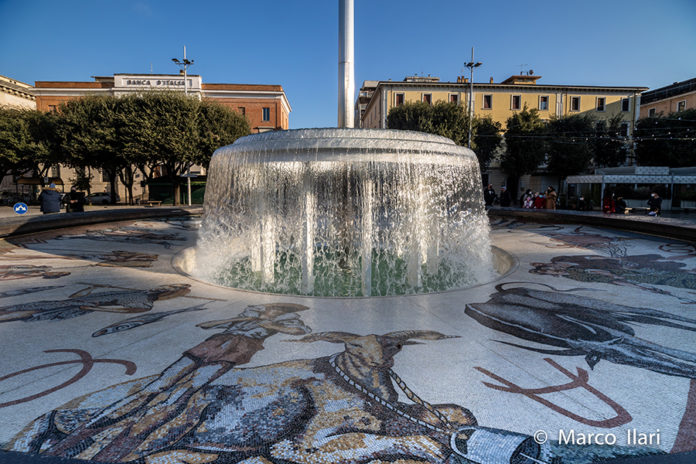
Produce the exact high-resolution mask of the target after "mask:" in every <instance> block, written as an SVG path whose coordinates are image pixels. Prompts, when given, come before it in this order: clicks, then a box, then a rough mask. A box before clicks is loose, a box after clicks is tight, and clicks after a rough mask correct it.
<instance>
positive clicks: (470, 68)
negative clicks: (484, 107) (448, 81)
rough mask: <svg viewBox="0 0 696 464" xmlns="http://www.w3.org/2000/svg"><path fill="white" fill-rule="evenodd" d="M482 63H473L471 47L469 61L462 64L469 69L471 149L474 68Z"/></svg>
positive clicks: (472, 49)
mask: <svg viewBox="0 0 696 464" xmlns="http://www.w3.org/2000/svg"><path fill="white" fill-rule="evenodd" d="M482 64H483V63H481V62H480V61H479V62H475V61H474V47H471V61H469V62H468V63H464V66H466V67H467V68H469V71H470V79H469V81H470V82H469V145H468V147H469V148H471V123H472V121H473V119H474V68H478V67H479V66H481V65H482Z"/></svg>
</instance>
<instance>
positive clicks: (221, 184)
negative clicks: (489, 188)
mask: <svg viewBox="0 0 696 464" xmlns="http://www.w3.org/2000/svg"><path fill="white" fill-rule="evenodd" d="M197 248H198V249H197V251H196V265H195V267H194V271H193V275H194V276H196V277H198V278H201V279H203V280H208V281H212V282H215V283H218V284H222V285H226V286H230V287H235V288H243V289H250V290H258V291H264V292H272V293H289V294H301V295H316V296H374V295H397V294H411V293H427V292H434V291H442V290H447V289H452V288H462V287H468V286H471V285H475V284H477V283H479V282H482V281H485V280H488V279H490V277H491V275H492V273H493V267H492V258H491V251H490V242H489V228H488V220H487V216H486V212H485V209H484V206H483V198H482V189H481V175H480V171H479V166H478V162H477V160H476V156H475V155H474V153H473V152H472V151H471V150H469V149H467V148H463V147H460V146H457V145H455V144H454V143H453V142H452V141H451V140H449V139H447V138H444V137H439V136H434V135H428V134H423V133H419V132H409V131H395V130H372V129H301V130H291V131H282V132H268V133H264V134H257V135H251V136H247V137H243V138H240V139H239V140H237V141H236V142H235V143H234V144H232V145H229V146H226V147H223V148H220V149H219V150H217V151H216V152H215V154H214V155H213V158H212V160H211V163H210V168H209V176H208V183H207V187H206V194H205V206H204V217H203V223H202V227H201V230H200V232H199V239H198V243H197Z"/></svg>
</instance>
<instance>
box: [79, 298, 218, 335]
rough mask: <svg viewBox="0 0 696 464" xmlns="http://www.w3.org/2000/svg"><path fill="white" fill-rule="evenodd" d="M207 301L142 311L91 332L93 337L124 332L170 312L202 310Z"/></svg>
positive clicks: (170, 313)
mask: <svg viewBox="0 0 696 464" xmlns="http://www.w3.org/2000/svg"><path fill="white" fill-rule="evenodd" d="M206 304H207V303H201V304H199V305H196V306H191V307H189V308H182V309H175V310H173V311H164V312H159V313H143V314H140V315H138V316H134V317H129V318H128V319H124V320H122V321H118V322H115V323H113V324H111V325H108V326H106V327H104V328H103V329H99V330H97V331H96V332H94V333H93V334H92V336H93V337H101V336H102V335H109V334H113V333H118V332H124V331H126V330H131V329H135V328H136V327H140V326H142V325H146V324H152V323H153V322H157V321H159V320H162V319H164V318H165V317H169V316H171V315H172V314H180V313H188V312H191V311H202V310H204V309H208V308H206V307H205V305H206Z"/></svg>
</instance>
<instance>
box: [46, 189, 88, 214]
mask: <svg viewBox="0 0 696 464" xmlns="http://www.w3.org/2000/svg"><path fill="white" fill-rule="evenodd" d="M61 197H62V195H61V193H60V192H59V191H58V190H57V189H56V184H50V185H49V186H48V187H45V188H44V189H43V190H42V191H41V194H40V195H39V202H40V203H41V212H42V213H44V214H52V213H60V204H61V200H62V201H64V202H65V212H66V213H82V212H84V211H85V194H84V192H80V191H78V190H77V187H75V186H73V187H72V188H71V189H70V193H67V194H66V195H65V196H64V197H62V198H61Z"/></svg>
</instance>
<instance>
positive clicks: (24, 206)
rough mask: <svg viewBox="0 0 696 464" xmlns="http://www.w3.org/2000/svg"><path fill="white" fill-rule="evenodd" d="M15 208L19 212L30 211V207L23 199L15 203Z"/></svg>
mask: <svg viewBox="0 0 696 464" xmlns="http://www.w3.org/2000/svg"><path fill="white" fill-rule="evenodd" d="M13 208H14V212H15V213H17V214H27V213H28V212H29V207H28V206H27V204H26V203H22V202H21V201H20V202H19V203H15V205H14V206H13Z"/></svg>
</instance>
